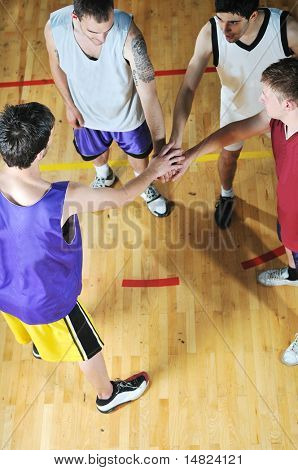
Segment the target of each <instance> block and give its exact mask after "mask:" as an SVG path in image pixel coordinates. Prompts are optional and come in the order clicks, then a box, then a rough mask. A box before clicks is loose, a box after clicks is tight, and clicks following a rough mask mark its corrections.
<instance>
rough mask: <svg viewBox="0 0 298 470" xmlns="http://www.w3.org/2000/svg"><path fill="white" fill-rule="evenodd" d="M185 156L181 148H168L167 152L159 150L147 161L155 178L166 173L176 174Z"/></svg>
mask: <svg viewBox="0 0 298 470" xmlns="http://www.w3.org/2000/svg"><path fill="white" fill-rule="evenodd" d="M184 160H185V157H184V155H183V151H182V150H181V149H171V148H168V149H167V152H161V153H159V155H157V156H156V157H154V158H152V159H151V160H150V163H149V167H148V168H150V169H152V170H153V171H154V173H155V178H156V179H157V178H158V179H161V178H163V177H165V175H168V174H172V173H173V174H176V172H177V171H179V170H180V169H181V168H182V167H183V163H184Z"/></svg>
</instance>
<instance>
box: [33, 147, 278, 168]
mask: <svg viewBox="0 0 298 470" xmlns="http://www.w3.org/2000/svg"><path fill="white" fill-rule="evenodd" d="M218 155H219V154H218V153H209V154H208V155H204V157H198V158H196V159H195V160H194V163H200V162H212V161H214V160H217V159H218ZM240 158H241V159H242V160H251V159H258V158H272V152H270V151H260V152H242V153H241V155H240ZM109 165H110V166H112V167H115V168H117V167H122V166H128V161H127V160H109ZM91 168H93V163H92V162H65V163H49V164H47V165H46V164H42V165H40V170H41V171H63V170H64V171H67V170H89V169H91Z"/></svg>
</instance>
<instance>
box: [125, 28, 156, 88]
mask: <svg viewBox="0 0 298 470" xmlns="http://www.w3.org/2000/svg"><path fill="white" fill-rule="evenodd" d="M131 48H132V54H133V58H134V61H135V64H136V69H137V74H138V78H139V79H140V80H142V82H145V83H149V82H152V80H154V69H153V66H152V64H151V61H150V58H149V56H148V54H147V47H146V43H145V41H144V38H143V36H142V35H141V34H139V35H138V36H136V37H135V38H133V40H132V42H131Z"/></svg>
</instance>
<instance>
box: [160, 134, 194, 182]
mask: <svg viewBox="0 0 298 470" xmlns="http://www.w3.org/2000/svg"><path fill="white" fill-rule="evenodd" d="M168 154H170V155H183V157H184V159H183V161H181V162H180V165H179V166H174V167H173V168H172V169H171V171H169V172H168V173H166V174H165V175H163V176H161V177H160V178H159V180H160V181H161V182H162V183H168V182H169V181H177V180H178V179H179V178H181V176H182V175H183V174H184V173H185V172H186V170H187V169H188V167H189V165H190V163H191V158H190V157H189V156H188V154H187V151H186V152H184V151H183V150H182V149H181V147H180V146H178V145H177V143H176V142H174V141H172V142H171V141H170V142H169V143H168V144H167V145H165V146H164V147H163V148H162V149H161V151H160V152H159V154H158V157H159V158H163V157H166V156H167V155H168Z"/></svg>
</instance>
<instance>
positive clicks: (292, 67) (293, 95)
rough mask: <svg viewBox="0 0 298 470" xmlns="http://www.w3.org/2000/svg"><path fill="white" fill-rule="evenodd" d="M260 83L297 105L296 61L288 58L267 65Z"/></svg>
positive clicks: (297, 65) (297, 63)
mask: <svg viewBox="0 0 298 470" xmlns="http://www.w3.org/2000/svg"><path fill="white" fill-rule="evenodd" d="M261 81H262V82H263V83H265V84H266V85H268V86H269V87H270V88H271V89H272V90H273V91H274V92H275V93H277V94H278V95H279V96H280V97H281V98H282V99H284V100H292V101H295V103H297V104H298V59H295V58H294V57H288V58H286V59H281V60H280V61H279V62H275V63H274V64H271V65H269V67H267V68H266V69H265V70H264V72H263V74H262V78H261Z"/></svg>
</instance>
